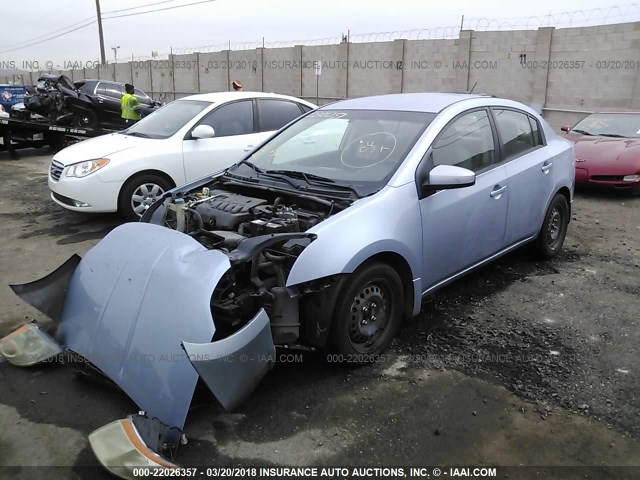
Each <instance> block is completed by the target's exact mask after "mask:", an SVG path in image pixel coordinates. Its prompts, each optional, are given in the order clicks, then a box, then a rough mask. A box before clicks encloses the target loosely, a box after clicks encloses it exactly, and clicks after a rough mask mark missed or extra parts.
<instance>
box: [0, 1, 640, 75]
mask: <svg viewBox="0 0 640 480" xmlns="http://www.w3.org/2000/svg"><path fill="white" fill-rule="evenodd" d="M196 1H198V0H170V1H165V2H159V0H101V2H100V3H101V6H102V12H103V17H104V18H105V19H104V21H103V25H104V38H105V49H106V55H107V59H108V60H110V61H111V60H113V55H114V54H113V51H112V50H111V47H115V46H120V49H119V50H118V58H119V59H121V60H122V59H124V58H129V59H130V58H131V55H136V56H145V55H146V56H148V55H151V52H152V51H153V50H155V51H158V52H159V53H165V52H168V51H169V49H170V48H171V47H173V48H174V49H182V48H185V47H198V46H204V45H219V44H222V43H226V42H228V41H231V42H232V47H233V46H234V45H233V44H238V43H241V42H256V41H260V42H261V41H262V38H263V37H265V42H266V44H267V46H269V45H270V44H273V42H276V41H292V40H303V39H309V40H311V39H319V38H325V37H339V36H340V35H341V34H342V33H346V32H347V30H350V31H351V35H352V36H357V35H358V34H364V33H369V32H388V31H406V30H412V29H427V28H432V29H433V28H437V27H446V26H454V25H459V24H460V18H461V16H462V15H463V14H464V15H465V18H466V19H472V18H478V17H485V18H490V19H507V20H504V21H505V22H507V23H511V24H515V23H517V22H516V20H515V19H517V18H519V19H522V20H524V21H526V17H529V16H540V17H542V16H545V15H548V14H550V13H551V14H555V17H556V19H558V18H559V14H560V13H561V12H563V11H568V12H571V11H577V10H582V11H584V12H585V14H586V15H589V11H590V10H592V9H596V8H600V9H602V12H593V13H591V21H590V22H589V23H590V24H594V23H595V24H599V23H618V22H621V21H638V20H640V11H639V8H640V7H638V6H633V7H630V6H629V5H630V2H628V1H627V2H625V1H624V0H621V1H620V2H607V1H606V0H604V1H603V0H600V1H596V0H564V1H562V2H558V1H557V0H537V1H535V2H524V1H518V0H516V1H511V2H507V1H504V0H484V1H482V2H478V1H471V0H450V1H443V2H427V1H425V0H391V1H373V0H370V1H348V0H341V1H337V0H322V1H321V0H244V1H240V0H216V1H213V2H208V3H203V4H200V5H193V6H187V7H184V8H177V9H172V10H165V11H159V12H155V13H149V14H145V15H137V16H129V17H122V18H113V19H110V20H108V19H107V18H108V17H112V16H115V15H124V14H130V13H136V12H140V11H146V10H152V9H159V8H166V7H170V6H174V5H181V4H182V5H183V4H188V3H193V2H196ZM200 1H202V0H200ZM156 2H158V3H159V4H158V5H155V6H149V7H145V8H142V9H137V10H132V7H136V6H140V5H146V4H151V3H156ZM25 5H28V7H29V8H25ZM614 5H622V8H621V9H620V11H621V12H623V13H626V15H625V16H624V17H622V16H619V15H618V11H616V10H609V7H611V6H614ZM122 9H127V10H126V11H122V12H116V13H108V12H113V11H114V10H122ZM607 13H608V14H609V20H608V21H606V22H602V21H598V20H597V19H598V18H602V17H603V16H604V15H606V14H607ZM95 14H96V11H95V2H94V0H46V1H42V0H30V1H28V2H27V3H25V2H19V1H17V0H5V1H3V2H2V18H3V22H2V27H1V28H0V69H2V66H3V65H5V66H6V64H7V63H8V62H12V61H13V62H16V63H17V64H18V67H19V66H20V64H21V63H22V62H23V61H25V60H26V61H29V60H38V61H39V62H40V63H42V62H45V61H53V62H55V64H60V63H62V62H63V61H73V62H78V61H80V62H86V61H88V60H98V59H99V46H98V45H99V44H98V29H97V25H96V24H95V23H94V24H92V25H90V26H87V27H85V28H81V29H79V30H77V31H74V32H72V33H69V34H67V35H63V36H60V37H59V38H55V39H51V40H47V41H46V42H44V43H39V44H37V45H33V46H29V47H26V48H20V49H18V50H14V51H7V50H11V49H13V48H16V47H19V46H21V45H24V44H26V43H33V42H37V41H40V40H42V39H46V38H47V37H49V36H53V35H55V34H58V33H60V32H64V31H65V30H62V29H64V28H66V27H68V26H69V25H72V24H77V25H76V26H82V25H83V24H84V23H87V22H91V21H92V17H93V19H95ZM509 19H510V20H509ZM594 20H595V21H594ZM561 21H562V23H564V24H567V23H568V21H569V17H567V16H564V17H562V19H561ZM78 22H80V23H78ZM574 23H575V24H577V25H579V26H581V25H584V21H583V17H582V16H580V15H574ZM48 34H51V35H48ZM424 36H425V34H423V38H424ZM414 38H415V37H414Z"/></svg>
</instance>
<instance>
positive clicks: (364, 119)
mask: <svg viewBox="0 0 640 480" xmlns="http://www.w3.org/2000/svg"><path fill="white" fill-rule="evenodd" d="M435 116H436V114H435V113H425V112H396V111H376V110H318V111H315V112H312V113H310V114H309V115H307V116H305V117H303V118H301V119H300V120H298V121H297V122H295V123H294V124H293V125H291V126H290V127H289V128H287V129H286V130H284V131H283V132H282V133H280V134H279V135H277V136H276V137H274V138H273V139H272V140H271V141H269V142H267V143H266V144H265V145H263V146H262V148H260V149H258V150H257V151H255V152H254V153H253V154H252V155H251V156H250V157H249V158H248V159H247V161H248V162H250V163H249V165H252V166H253V167H255V170H257V171H258V172H259V173H262V174H264V175H269V174H272V175H273V174H277V175H283V176H286V177H294V178H298V179H302V181H305V182H307V183H309V184H310V185H315V186H318V182H320V184H322V182H323V181H324V182H325V183H326V184H327V185H329V184H331V185H332V186H333V187H339V186H340V185H343V186H349V187H351V188H353V189H354V190H357V191H358V192H360V193H364V194H365V195H366V194H371V193H374V192H376V191H378V190H380V188H382V187H383V186H384V185H385V184H386V182H387V181H388V179H389V178H391V176H392V175H393V173H394V172H395V171H396V170H397V168H398V167H399V166H400V164H401V163H402V161H403V160H404V158H405V157H406V155H407V153H408V152H409V151H410V150H411V148H412V147H413V145H414V144H415V142H416V141H417V140H418V138H419V137H420V135H421V134H422V132H424V130H425V129H426V128H427V126H428V125H429V123H431V121H432V120H433V119H434V118H435ZM237 168H238V169H240V168H242V164H241V165H239V166H238V167H237Z"/></svg>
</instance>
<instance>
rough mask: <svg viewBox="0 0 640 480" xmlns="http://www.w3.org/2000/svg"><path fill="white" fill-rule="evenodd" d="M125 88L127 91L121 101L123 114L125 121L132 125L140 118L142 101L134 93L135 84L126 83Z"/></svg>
mask: <svg viewBox="0 0 640 480" xmlns="http://www.w3.org/2000/svg"><path fill="white" fill-rule="evenodd" d="M124 89H125V91H126V92H127V93H125V94H124V95H123V96H122V100H121V101H120V107H121V108H122V115H121V116H122V118H123V119H124V121H125V123H127V124H129V125H130V124H133V123H136V122H137V121H138V120H140V101H139V100H138V99H137V98H136V97H135V96H134V95H133V85H131V84H130V83H125V85H124Z"/></svg>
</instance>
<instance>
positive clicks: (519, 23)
mask: <svg viewBox="0 0 640 480" xmlns="http://www.w3.org/2000/svg"><path fill="white" fill-rule="evenodd" d="M635 21H640V4H638V3H631V4H626V5H613V6H610V7H600V8H593V9H591V10H574V11H570V12H560V13H549V14H547V15H534V16H529V17H509V18H488V17H469V18H465V17H463V20H462V22H461V24H460V25H449V26H445V27H433V28H415V29H411V30H394V31H387V32H369V33H346V34H345V33H343V34H341V35H337V36H332V37H323V38H314V39H295V40H278V41H265V39H264V38H263V39H260V40H256V41H245V42H232V41H228V42H225V43H218V44H213V45H203V46H199V47H182V48H173V49H172V50H171V51H170V52H164V53H161V54H158V55H154V56H132V57H131V59H132V60H138V61H146V60H162V59H167V58H169V56H170V55H171V54H173V55H188V54H194V53H215V52H222V51H225V50H232V51H241V50H253V49H256V48H261V47H264V48H289V47H293V46H296V45H304V46H321V45H337V44H340V43H345V42H347V41H348V42H350V43H372V42H389V41H393V40H399V39H405V40H438V39H457V38H459V35H460V30H475V31H508V30H532V29H536V28H541V27H556V28H561V27H581V26H594V25H607V24H611V23H626V22H635Z"/></svg>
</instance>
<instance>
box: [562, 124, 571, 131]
mask: <svg viewBox="0 0 640 480" xmlns="http://www.w3.org/2000/svg"><path fill="white" fill-rule="evenodd" d="M560 130H562V131H563V132H565V133H569V132H570V131H571V127H570V126H569V125H563V126H561V127H560Z"/></svg>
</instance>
